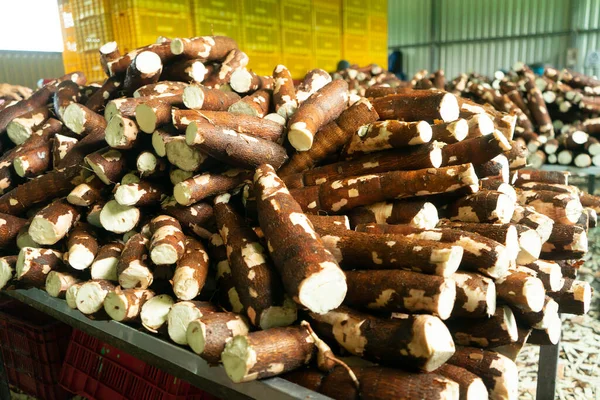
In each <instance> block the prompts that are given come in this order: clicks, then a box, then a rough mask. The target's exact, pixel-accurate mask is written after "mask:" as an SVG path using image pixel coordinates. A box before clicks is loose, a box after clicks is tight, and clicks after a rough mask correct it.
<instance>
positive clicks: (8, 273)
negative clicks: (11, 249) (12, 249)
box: [0, 258, 15, 289]
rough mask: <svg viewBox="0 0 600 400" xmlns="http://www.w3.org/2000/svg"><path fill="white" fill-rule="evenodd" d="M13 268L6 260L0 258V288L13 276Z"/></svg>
mask: <svg viewBox="0 0 600 400" xmlns="http://www.w3.org/2000/svg"><path fill="white" fill-rule="evenodd" d="M14 273H15V270H14V268H13V267H11V266H10V264H9V263H8V262H6V260H4V259H3V258H0V289H3V288H4V287H5V286H6V284H7V283H8V282H9V281H10V280H11V279H12V278H13V275H14Z"/></svg>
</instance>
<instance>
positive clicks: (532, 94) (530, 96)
mask: <svg viewBox="0 0 600 400" xmlns="http://www.w3.org/2000/svg"><path fill="white" fill-rule="evenodd" d="M528 75H529V74H526V75H525V76H526V79H525V89H526V90H527V105H528V106H529V112H530V113H531V116H532V119H533V121H534V122H535V124H536V125H537V126H538V129H539V132H540V134H542V135H547V136H549V137H554V128H553V126H552V119H551V118H550V114H548V108H547V107H546V102H545V101H544V97H543V96H542V92H541V90H540V89H539V88H538V87H537V86H536V85H535V76H534V75H533V73H531V74H530V75H529V76H528Z"/></svg>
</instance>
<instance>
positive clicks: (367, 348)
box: [310, 307, 454, 371]
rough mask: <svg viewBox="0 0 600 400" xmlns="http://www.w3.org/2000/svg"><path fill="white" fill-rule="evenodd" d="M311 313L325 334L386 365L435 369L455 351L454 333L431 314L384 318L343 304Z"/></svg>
mask: <svg viewBox="0 0 600 400" xmlns="http://www.w3.org/2000/svg"><path fill="white" fill-rule="evenodd" d="M310 316H311V318H312V320H313V323H312V325H313V328H314V329H315V331H316V332H317V333H318V334H319V335H320V336H321V337H323V338H325V339H331V340H335V341H337V343H338V344H339V345H340V346H342V347H344V348H345V349H346V350H348V351H349V352H350V353H352V354H354V355H357V356H361V357H364V358H366V359H369V360H372V361H376V362H380V363H382V364H386V365H393V366H402V365H410V366H411V367H417V368H419V369H421V370H424V371H434V370H435V369H436V368H438V367H439V366H440V365H442V364H443V363H445V362H446V360H448V358H450V356H452V354H453V353H454V342H453V341H452V338H451V336H450V332H449V331H448V329H447V328H446V326H445V325H444V323H443V322H442V321H440V319H439V318H437V317H434V316H431V315H406V314H398V315H397V318H392V319H384V318H379V317H374V316H371V315H368V314H363V313H360V312H358V311H354V310H352V309H350V308H347V307H340V308H338V309H335V310H332V311H329V312H328V313H326V314H321V315H319V314H315V313H311V314H310ZM400 332H403V334H402V336H399V334H400Z"/></svg>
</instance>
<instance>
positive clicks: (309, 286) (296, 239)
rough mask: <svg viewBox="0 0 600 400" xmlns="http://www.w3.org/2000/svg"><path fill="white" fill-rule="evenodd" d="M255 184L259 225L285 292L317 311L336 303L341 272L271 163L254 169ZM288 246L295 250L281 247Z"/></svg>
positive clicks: (342, 282) (343, 282) (341, 286)
mask: <svg viewBox="0 0 600 400" xmlns="http://www.w3.org/2000/svg"><path fill="white" fill-rule="evenodd" d="M254 188H255V190H256V198H257V206H258V217H259V222H260V226H261V228H262V230H263V232H264V234H265V237H266V238H267V247H268V250H269V253H270V255H271V258H272V259H273V261H274V263H275V265H276V266H277V268H278V270H279V273H280V275H281V279H282V281H283V284H284V287H285V289H286V291H287V293H288V294H289V295H290V296H291V297H292V298H293V299H294V301H296V302H297V303H299V304H301V305H303V306H305V307H307V308H308V309H310V310H311V311H314V312H316V313H324V312H327V311H329V310H331V309H334V308H336V307H338V306H339V305H340V304H341V302H342V300H343V299H344V296H345V295H346V289H347V288H346V280H345V277H344V273H343V272H342V271H341V270H340V268H339V266H338V265H337V263H336V261H335V258H334V257H333V256H332V255H331V253H330V252H329V251H327V249H326V248H325V246H324V245H323V242H322V241H321V239H320V238H319V236H318V235H317V234H316V233H315V231H314V229H313V227H312V224H311V223H310V221H309V220H308V219H307V217H306V215H304V214H303V213H302V210H301V208H300V206H299V205H298V203H297V202H296V201H295V200H294V199H293V198H292V196H291V195H290V193H289V191H288V190H287V189H286V187H285V185H284V183H283V182H282V181H281V179H279V177H278V176H277V174H276V173H275V170H274V169H273V168H272V167H271V166H269V165H261V166H260V167H259V168H258V169H257V170H256V174H255V175H254ZM290 248H294V249H297V251H296V252H290V251H287V250H286V251H282V250H280V249H290Z"/></svg>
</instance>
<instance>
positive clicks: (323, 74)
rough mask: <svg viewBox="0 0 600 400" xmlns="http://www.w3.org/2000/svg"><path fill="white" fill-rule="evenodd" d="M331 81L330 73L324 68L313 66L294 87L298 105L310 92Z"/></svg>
mask: <svg viewBox="0 0 600 400" xmlns="http://www.w3.org/2000/svg"><path fill="white" fill-rule="evenodd" d="M330 82H331V75H329V73H328V72H327V71H325V70H322V69H320V68H315V69H313V70H310V71H308V72H307V73H306V75H305V76H304V79H302V81H301V82H300V84H298V88H297V89H296V100H297V101H298V105H300V104H302V103H304V102H305V101H306V100H307V99H308V98H309V97H310V96H311V95H312V94H314V93H315V92H317V91H318V90H320V89H321V88H323V87H324V86H326V85H327V84H328V83H330Z"/></svg>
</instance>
